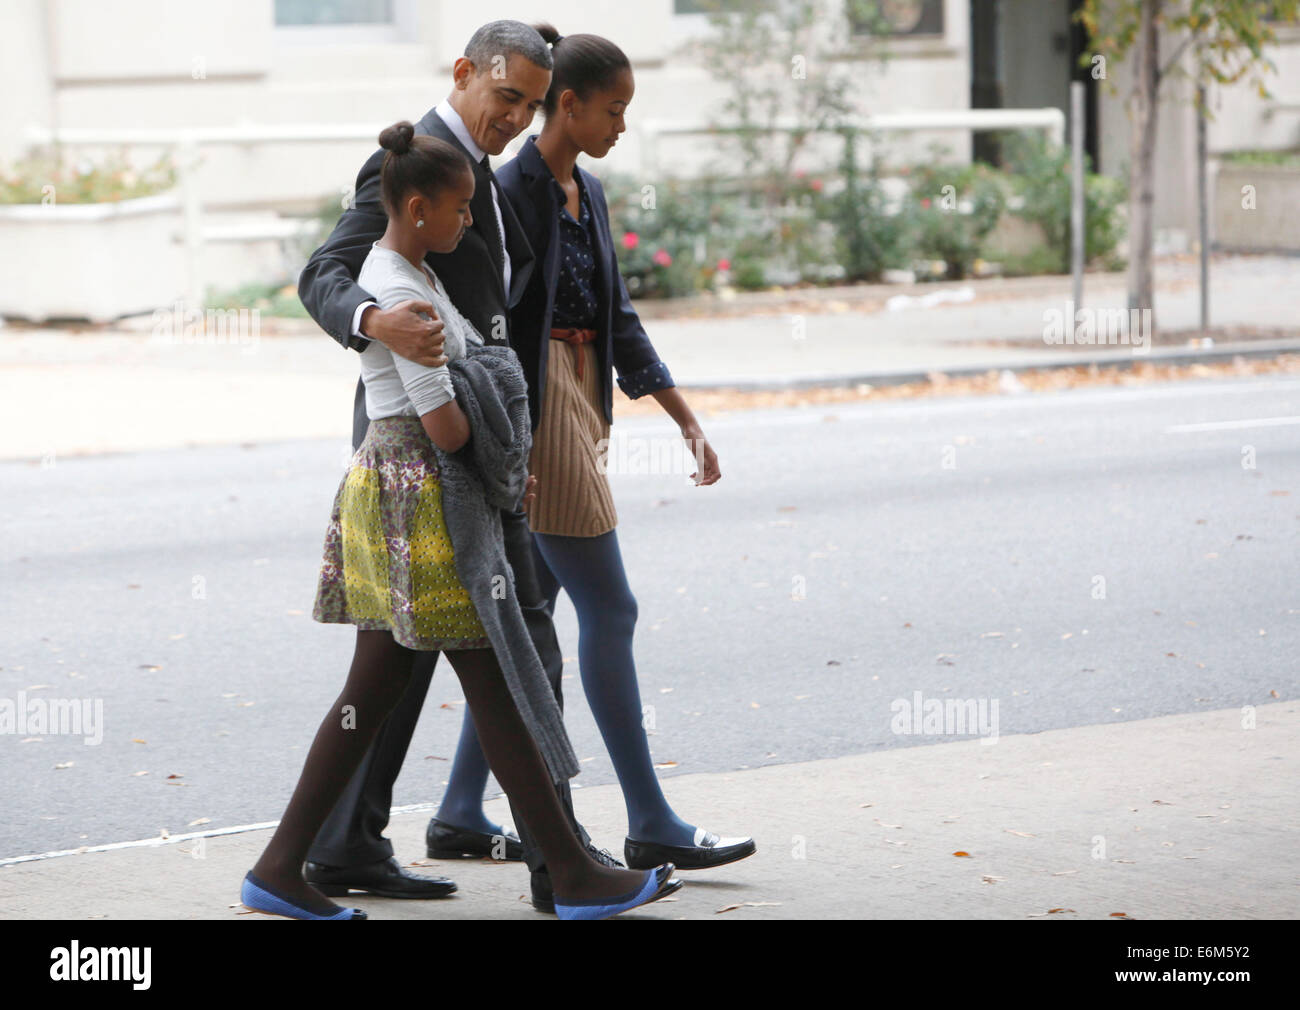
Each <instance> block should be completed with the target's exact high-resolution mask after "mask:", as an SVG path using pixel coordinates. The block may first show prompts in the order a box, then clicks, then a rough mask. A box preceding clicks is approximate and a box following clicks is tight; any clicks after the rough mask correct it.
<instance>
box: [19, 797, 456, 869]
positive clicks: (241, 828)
mask: <svg viewBox="0 0 1300 1010" xmlns="http://www.w3.org/2000/svg"><path fill="white" fill-rule="evenodd" d="M437 809H438V804H437V803H411V804H408V805H407V806H404V807H393V810H392V812H393V813H394V814H418V813H422V812H425V813H427V812H432V811H434V810H437ZM279 824H280V822H279V821H263V822H262V823H260V824H236V825H235V826H234V827H229V828H214V829H212V830H211V831H187V832H185V833H184V834H180V835H168V836H167V837H166V838H163V837H162V836H161V835H159V836H158V837H156V838H141V839H138V840H136V841H133V842H109V843H108V844H107V845H87V846H83V847H82V848H79V849H55V850H54V851H52V852H37V853H33V854H32V855H28V856H10V857H9V858H7V859H0V866H13V865H15V864H17V863H34V862H37V861H39V860H42V859H57V858H58V857H60V856H80V855H84V854H85V853H87V852H112V851H113V850H115V849H146V848H153V847H154V846H158V845H175V844H176V843H177V842H186V841H189V840H191V839H193V838H216V837H218V836H220V835H238V834H242V833H244V832H245V831H265V830H267V829H270V828H275V827H278V826H279Z"/></svg>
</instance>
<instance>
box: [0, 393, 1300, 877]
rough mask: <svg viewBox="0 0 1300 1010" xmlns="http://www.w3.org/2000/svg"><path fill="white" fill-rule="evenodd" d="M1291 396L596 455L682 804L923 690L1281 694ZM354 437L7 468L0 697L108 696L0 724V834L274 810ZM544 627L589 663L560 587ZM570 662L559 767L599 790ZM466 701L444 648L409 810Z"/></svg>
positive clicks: (1075, 396) (1290, 658)
mask: <svg viewBox="0 0 1300 1010" xmlns="http://www.w3.org/2000/svg"><path fill="white" fill-rule="evenodd" d="M1298 405H1300V382H1297V381H1296V380H1294V379H1289V378H1272V379H1253V380H1250V381H1218V382H1193V383H1183V384H1177V385H1168V386H1144V387H1136V388H1129V389H1112V388H1107V389H1089V390H1080V391H1074V392H1067V393H1059V394H1051V395H1034V396H1028V395H1026V396H1003V397H996V398H971V399H952V400H944V399H926V400H922V401H911V402H901V403H887V404H862V405H850V406H835V407H833V408H826V409H816V408H813V409H809V408H805V409H801V410H797V411H770V412H761V413H752V414H733V415H730V416H727V417H723V418H719V419H715V420H713V421H711V422H709V423H707V424H706V431H707V432H708V434H709V436H710V438H711V441H712V442H713V445H714V447H715V448H716V450H717V452H718V455H719V457H720V460H721V465H722V472H723V478H722V480H721V481H720V482H719V483H718V484H717V485H716V486H714V487H710V488H696V487H693V486H690V485H689V484H688V482H687V480H686V478H685V477H684V476H683V475H682V474H681V473H677V474H673V473H650V474H644V473H642V474H634V473H615V474H614V476H613V477H612V481H613V487H614V492H615V499H616V504H617V508H618V512H619V519H620V525H619V537H620V541H621V543H622V546H623V551H624V557H625V560H626V563H627V567H628V571H629V574H630V579H631V582H632V586H633V589H634V591H635V592H636V594H637V597H638V600H639V603H640V621H639V624H638V633H637V660H638V669H639V675H640V679H641V685H642V694H643V700H644V702H645V703H646V704H648V705H652V706H654V710H653V713H652V719H653V726H654V729H653V732H652V736H651V747H652V751H653V753H654V756H655V759H656V761H657V762H660V763H662V764H663V765H664V766H665V767H664V768H663V769H662V770H661V775H662V776H663V777H664V780H665V782H666V791H667V793H668V795H669V797H670V798H671V797H672V795H673V790H672V781H671V780H672V776H673V775H674V774H685V773H698V772H723V771H734V770H739V769H747V768H757V767H759V766H764V765H779V764H787V763H792V762H802V761H810V760H814V759H821V758H832V757H840V756H847V755H855V754H863V753H866V752H870V751H874V750H879V749H884V748H890V747H905V746H914V745H925V744H929V743H934V742H951V741H952V740H953V739H954V737H953V736H952V735H951V734H946V735H945V734H923V735H916V734H911V733H900V732H897V731H896V730H897V729H898V726H897V724H896V720H895V718H894V716H895V711H896V706H895V705H894V702H895V701H897V700H899V699H905V700H911V699H913V698H914V697H915V693H916V692H918V691H919V692H922V694H923V696H924V697H926V698H958V699H984V700H986V701H991V700H996V701H997V702H998V706H997V712H998V720H999V722H998V726H997V731H998V732H999V733H1000V734H1001V735H1004V736H1005V735H1011V734H1024V733H1036V732H1040V731H1043V730H1048V729H1060V728H1067V727H1073V726H1084V725H1092V724H1098V723H1108V722H1124V721H1132V720H1139V719H1146V718H1150V717H1153V716H1160V715H1170V714H1176V713H1192V712H1197V711H1202V710H1205V711H1209V710H1214V709H1225V708H1230V707H1234V706H1240V705H1264V704H1268V703H1270V702H1272V701H1273V700H1274V699H1275V698H1279V697H1280V698H1283V699H1286V698H1294V697H1295V695H1296V692H1297V690H1298V689H1300V672H1298V668H1300V663H1297V660H1296V657H1297V655H1300V581H1298V580H1297V578H1296V574H1297V562H1298V561H1300V417H1297V416H1296V415H1297V414H1300V409H1297V406H1298ZM616 432H617V433H619V434H620V435H621V436H622V437H624V438H627V439H629V440H630V441H629V443H628V445H629V449H631V450H632V451H635V449H634V448H633V447H634V446H637V445H640V446H642V447H644V444H645V443H643V442H638V441H637V440H638V439H663V440H666V442H667V443H671V441H672V435H673V431H672V429H671V428H670V426H669V425H668V423H667V422H666V421H665V420H659V421H655V422H649V421H642V420H627V421H620V422H619V424H618V425H617V426H616ZM346 455H347V452H346V446H344V445H342V444H341V443H339V442H337V441H332V440H313V441H298V442H280V443H262V444H247V445H239V446H229V447H204V448H191V449H184V450H169V451H157V452H143V453H132V454H120V455H102V456H91V457H81V458H78V457H69V458H63V457H59V458H54V459H50V460H46V461H45V464H46V465H42V463H40V462H30V461H14V462H3V463H0V523H2V524H3V530H4V536H3V544H2V545H0V552H2V553H0V566H2V567H0V572H2V576H0V593H2V594H3V596H2V597H0V607H2V609H3V614H4V625H3V633H2V634H0V699H6V698H7V699H17V698H18V697H19V693H20V692H22V693H23V696H24V697H26V698H43V699H90V700H102V710H103V733H102V742H100V743H97V744H93V745H87V744H86V743H84V742H83V738H82V737H79V736H71V735H58V734H49V733H47V734H44V735H41V734H33V733H27V734H23V733H20V732H9V733H6V734H5V735H3V736H0V752H2V753H3V763H4V769H5V774H4V776H3V780H2V781H0V806H2V807H3V809H4V810H6V811H8V812H9V816H7V817H5V818H4V819H3V821H0V857H6V856H15V855H21V854H26V853H36V852H43V851H47V850H54V849H67V848H75V847H77V846H82V845H97V844H102V843H107V842H113V841H119V840H126V839H135V838H144V837H149V836H154V835H157V834H158V833H159V831H160V830H162V829H167V830H168V831H170V832H171V833H173V834H175V833H179V832H182V831H186V830H196V828H195V827H194V825H196V824H198V825H201V826H203V827H205V828H208V827H210V828H220V827H225V826H232V825H239V824H247V823H254V822H264V821H270V820H274V819H276V818H278V817H279V815H280V813H281V812H282V810H283V806H284V804H285V802H286V801H287V798H288V796H289V793H290V790H291V789H292V786H293V784H294V782H295V780H296V777H297V774H298V771H299V769H300V767H301V763H302V760H303V757H304V755H305V750H306V747H307V745H308V743H309V741H310V738H311V735H312V733H313V732H314V729H315V727H316V725H317V723H318V722H319V720H320V718H321V717H322V716H323V715H324V713H325V710H326V707H327V706H328V704H329V703H330V701H331V700H332V699H333V698H334V696H335V694H336V692H337V690H338V688H339V686H340V685H341V683H342V679H343V676H344V674H345V671H346V668H347V663H348V660H349V656H350V646H351V639H352V635H353V632H352V630H351V629H350V628H347V627H340V626H322V625H319V624H316V623H314V622H313V621H312V619H311V616H310V612H311V606H312V599H313V593H314V588H315V577H316V566H317V563H318V561H319V558H320V550H321V544H322V539H323V535H324V529H325V522H326V519H327V516H328V512H329V508H330V503H331V500H332V498H333V495H334V491H335V488H336V486H337V482H338V479H339V476H340V474H341V472H342V466H343V463H344V461H345V457H346ZM643 458H644V457H643ZM685 472H689V469H688V470H686V471H685ZM557 620H558V628H559V634H560V639H561V643H562V645H563V648H564V652H565V655H566V656H576V654H577V630H576V622H575V620H574V617H573V612H572V609H571V608H570V607H569V605H568V604H567V601H564V600H563V599H562V601H561V604H560V609H559V612H558V614H557ZM569 673H570V679H569V680H568V681H566V684H567V686H568V692H567V694H566V699H567V700H566V711H567V713H568V724H569V728H570V732H571V735H572V737H573V740H574V744H575V747H576V749H577V751H578V753H579V756H580V757H581V758H583V759H584V765H583V768H584V771H583V774H582V776H581V777H580V779H579V780H578V781H579V782H581V783H582V784H584V785H597V784H604V783H609V782H612V781H613V772H612V768H611V766H610V763H609V760H608V758H607V757H606V756H605V753H604V749H603V746H602V745H601V743H600V739H599V735H598V733H597V730H596V727H595V725H594V723H593V721H592V719H591V716H590V713H589V711H588V710H587V708H586V706H585V704H584V701H583V698H582V692H581V688H580V681H579V678H578V670H577V663H576V661H573V662H571V663H570V664H569ZM1274 692H1276V693H1274ZM463 710H464V706H463V703H462V702H461V693H460V690H459V687H458V686H457V684H456V681H455V678H454V675H453V674H452V672H451V671H450V669H449V668H448V667H446V666H445V664H440V666H439V672H438V675H437V676H436V677H435V679H434V684H433V687H432V689H431V691H430V695H429V700H428V703H427V705H426V710H425V714H424V717H423V719H422V721H421V724H420V726H419V729H418V730H417V733H416V737H415V739H414V741H413V743H412V748H411V752H410V754H409V755H408V760H407V764H406V767H405V769H404V771H403V774H402V776H401V778H400V779H399V781H398V783H397V788H396V791H395V794H394V803H395V804H399V805H401V804H412V803H425V802H430V801H436V800H437V799H438V796H439V794H440V792H441V788H442V783H443V782H444V781H445V780H446V777H447V773H448V770H449V763H448V761H447V759H448V758H449V757H450V755H451V753H452V750H453V747H454V744H455V739H456V734H457V732H458V729H459V725H460V719H461V715H462V712H463ZM141 773H144V774H141ZM678 812H679V813H680V814H681V815H682V816H683V817H685V818H687V819H688V820H694V821H697V822H699V823H704V824H707V825H708V826H709V827H711V828H714V829H715V830H721V831H724V832H726V833H742V832H744V831H745V830H747V829H746V826H745V824H743V823H736V824H731V823H725V824H719V823H716V822H715V820H714V819H713V818H712V817H711V816H710V811H709V810H708V809H699V808H696V807H694V806H692V807H690V808H685V807H683V808H681V809H679V811H678Z"/></svg>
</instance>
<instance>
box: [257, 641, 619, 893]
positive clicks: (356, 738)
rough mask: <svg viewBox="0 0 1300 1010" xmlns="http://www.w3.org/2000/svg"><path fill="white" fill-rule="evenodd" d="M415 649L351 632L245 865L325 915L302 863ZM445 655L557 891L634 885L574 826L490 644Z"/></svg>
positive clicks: (404, 679)
mask: <svg viewBox="0 0 1300 1010" xmlns="http://www.w3.org/2000/svg"><path fill="white" fill-rule="evenodd" d="M415 655H416V654H415V652H413V651H412V650H410V649H407V648H405V647H404V646H402V645H399V644H398V643H397V642H396V641H395V640H394V639H393V636H392V634H391V633H390V632H387V631H358V632H357V646H356V651H355V653H354V654H353V657H352V668H351V669H350V670H349V671H348V680H347V683H346V684H345V685H344V687H343V692H342V693H341V694H340V695H339V696H338V699H337V700H336V701H335V702H334V706H333V707H332V708H331V709H330V712H329V714H328V715H327V716H326V717H325V719H324V721H322V722H321V724H320V729H318V730H317V731H316V739H315V740H313V741H312V745H311V750H310V751H309V752H308V754H307V761H306V764H305V765H304V766H303V770H302V775H301V777H300V778H299V779H298V785H297V788H295V789H294V791H293V798H292V799H290V800H289V807H288V809H287V810H285V812H284V817H283V818H282V819H281V821H280V825H279V827H278V828H276V830H275V834H274V835H273V836H272V837H271V841H270V842H269V843H268V844H267V846H266V850H265V851H264V852H263V853H262V856H261V858H260V859H258V861H257V864H256V865H255V866H254V867H253V875H254V876H256V877H259V878H260V879H262V880H263V881H265V882H266V883H267V884H269V885H271V886H272V887H274V888H275V889H276V890H278V891H280V892H281V893H283V894H284V895H285V896H286V897H287V898H290V899H291V900H293V901H295V902H296V903H298V904H300V905H302V906H303V907H305V908H307V909H308V910H309V911H312V912H315V913H318V914H324V915H327V914H330V913H331V912H334V911H337V910H338V908H339V906H338V905H336V904H334V902H332V901H330V900H329V899H328V898H326V897H325V896H324V895H323V894H321V893H320V892H319V891H317V890H316V889H315V888H314V887H312V886H311V885H310V884H308V883H307V882H306V881H305V880H304V879H303V876H302V864H303V861H304V860H305V859H306V858H307V850H308V848H309V847H310V846H311V843H312V841H313V839H315V837H316V833H317V832H318V831H320V828H321V825H322V824H324V823H325V818H326V817H328V816H329V813H330V811H331V810H332V809H334V804H335V803H336V802H337V801H338V798H339V796H340V795H341V794H342V792H343V789H344V787H345V786H346V785H347V782H348V780H349V779H350V778H351V777H352V773H353V772H355V771H356V769H357V767H358V766H359V765H360V764H361V759H362V757H363V756H364V755H365V753H366V750H367V748H368V747H369V746H370V743H371V741H372V740H374V738H375V734H376V733H377V732H378V731H379V727H380V726H381V725H383V722H384V719H386V718H387V717H388V713H389V712H390V711H392V709H393V706H394V705H396V704H397V701H398V699H399V698H400V697H401V696H402V692H403V691H404V690H405V689H406V685H407V683H408V682H409V680H410V677H411V667H412V664H413V663H414V661H415ZM445 655H446V656H447V659H448V660H449V661H450V662H451V665H452V668H453V669H454V670H455V671H456V676H457V677H458V678H459V680H460V685H461V689H462V690H463V691H464V692H465V701H466V702H467V703H468V705H469V710H470V715H471V716H472V717H473V719H474V728H475V729H476V731H477V732H478V737H479V741H480V742H481V744H482V746H483V753H484V755H485V756H486V757H487V760H488V764H489V766H490V767H491V768H492V772H493V774H495V775H496V777H497V781H498V782H500V783H501V787H502V788H503V789H504V790H505V791H506V794H507V795H508V796H509V797H510V802H511V804H512V805H513V806H514V807H515V808H516V809H517V810H518V811H519V813H520V815H521V816H522V818H523V819H524V820H525V821H526V822H527V824H528V828H529V830H530V831H531V832H532V833H533V836H534V837H535V838H536V839H537V843H538V845H539V846H540V847H541V850H542V853H543V855H544V856H545V857H546V866H547V869H548V870H549V871H550V874H551V880H552V883H553V886H554V888H555V893H556V895H558V896H561V900H563V898H571V899H592V898H600V897H612V896H615V895H621V894H624V893H626V892H627V891H630V890H633V889H635V888H636V887H637V886H639V885H640V884H641V883H642V882H643V881H644V874H642V873H638V872H633V871H630V870H614V869H610V868H609V867H606V866H602V865H601V864H599V863H597V862H596V861H595V860H594V859H592V858H591V856H590V855H589V854H588V853H587V850H586V848H585V847H584V846H583V845H582V844H581V843H580V842H579V840H578V837H577V835H575V834H574V831H573V827H572V826H571V825H570V824H569V821H568V819H567V818H566V817H565V816H564V810H563V808H562V807H561V806H560V800H559V797H558V796H557V795H556V792H555V787H554V785H553V784H552V782H551V779H550V775H549V773H548V770H547V767H546V762H545V760H544V759H543V758H542V755H541V752H540V751H539V750H538V749H537V744H536V743H535V742H534V741H533V738H532V735H531V734H530V733H529V732H528V727H527V726H526V725H525V724H524V721H523V718H522V717H521V716H520V714H519V709H518V707H517V706H516V705H515V701H514V697H513V696H512V695H511V694H510V688H509V686H508V685H507V684H506V681H505V676H504V675H503V674H502V672H501V667H500V665H499V664H498V663H497V658H496V654H495V653H494V652H493V651H492V650H491V649H467V650H460V651H451V652H447V653H446V654H445Z"/></svg>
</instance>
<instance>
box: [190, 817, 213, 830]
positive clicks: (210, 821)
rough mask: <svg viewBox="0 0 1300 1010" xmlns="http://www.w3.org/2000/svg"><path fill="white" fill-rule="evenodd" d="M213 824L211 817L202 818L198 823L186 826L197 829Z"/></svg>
mask: <svg viewBox="0 0 1300 1010" xmlns="http://www.w3.org/2000/svg"><path fill="white" fill-rule="evenodd" d="M211 823H212V818H211V817H200V818H199V819H198V820H196V821H190V823H189V824H187V825H185V826H186V827H187V828H197V827H198V826H199V825H200V824H211Z"/></svg>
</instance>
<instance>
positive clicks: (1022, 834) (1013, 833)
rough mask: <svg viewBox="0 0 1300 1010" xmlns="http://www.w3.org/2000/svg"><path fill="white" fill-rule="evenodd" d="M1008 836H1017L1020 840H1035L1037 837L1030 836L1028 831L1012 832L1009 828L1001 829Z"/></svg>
mask: <svg viewBox="0 0 1300 1010" xmlns="http://www.w3.org/2000/svg"><path fill="white" fill-rule="evenodd" d="M1002 830H1003V831H1005V832H1006V833H1007V834H1008V835H1019V836H1020V837H1021V838H1037V837H1038V836H1037V835H1033V834H1030V833H1029V832H1028V831H1012V830H1011V829H1010V828H1003V829H1002Z"/></svg>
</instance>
